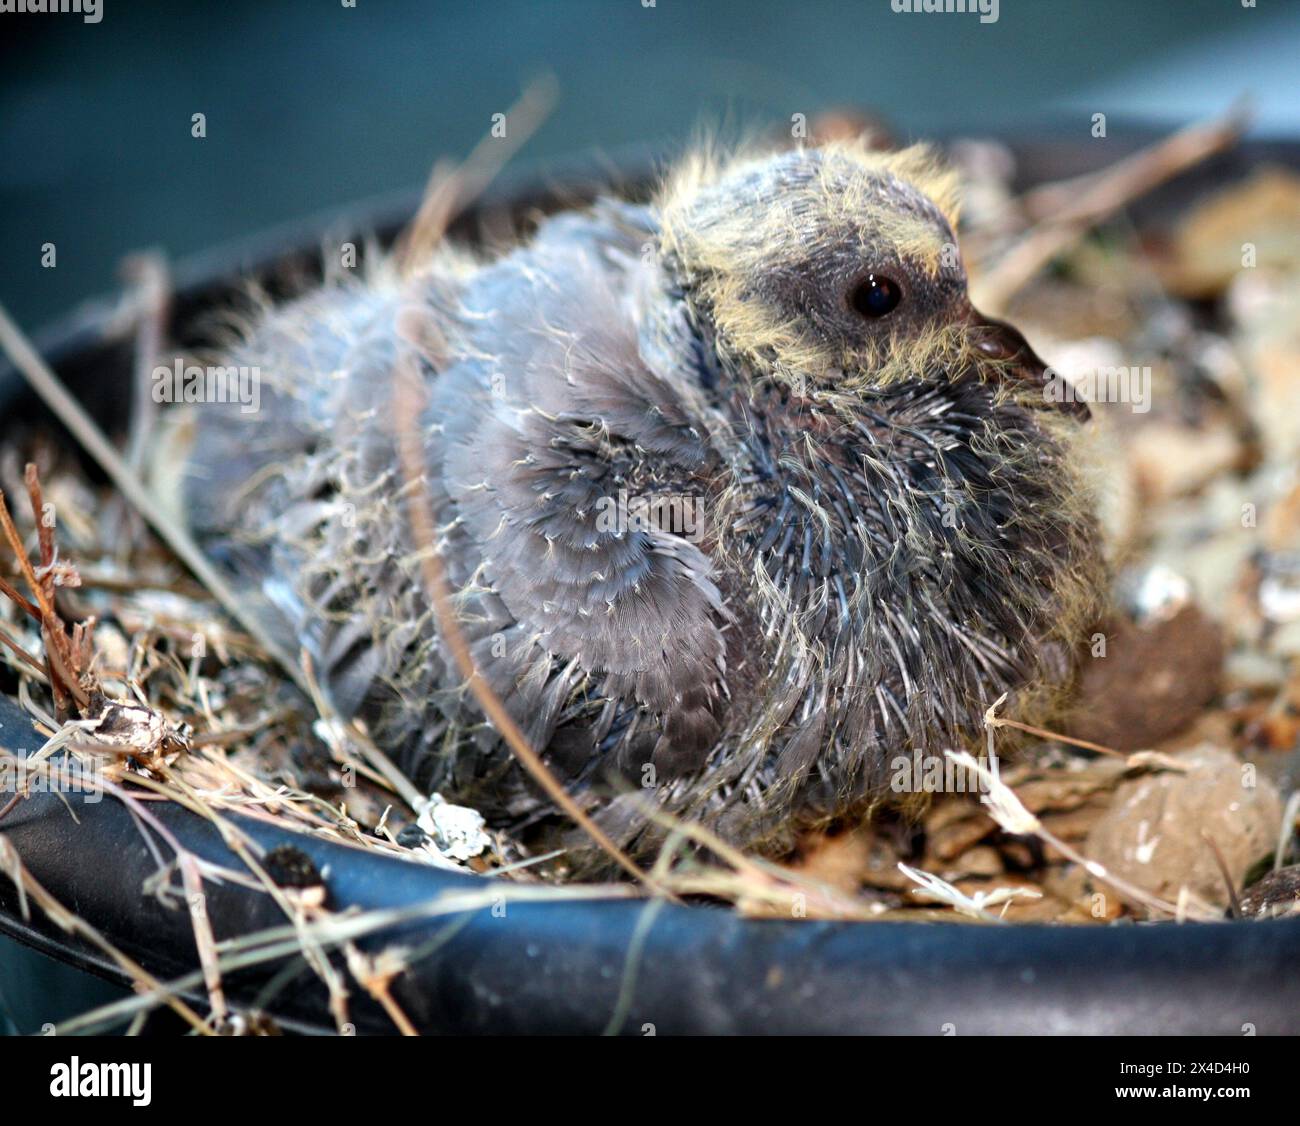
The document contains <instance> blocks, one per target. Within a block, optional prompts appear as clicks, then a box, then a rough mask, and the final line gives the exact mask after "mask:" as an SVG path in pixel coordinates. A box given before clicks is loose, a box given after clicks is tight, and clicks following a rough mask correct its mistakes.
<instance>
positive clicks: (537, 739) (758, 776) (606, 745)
mask: <svg viewBox="0 0 1300 1126" xmlns="http://www.w3.org/2000/svg"><path fill="white" fill-rule="evenodd" d="M954 212H955V188H954V183H953V179H952V177H951V176H950V175H949V174H947V173H946V172H944V171H943V170H942V169H940V168H938V167H937V166H936V165H935V163H934V162H933V161H932V159H931V158H930V157H929V156H928V155H927V154H926V153H925V152H924V151H922V150H918V149H910V150H905V151H903V152H900V153H893V154H880V153H876V152H870V151H867V150H866V149H864V148H863V147H861V146H856V145H852V144H841V145H837V146H834V147H827V148H822V149H818V150H804V151H794V152H785V153H780V154H776V155H767V156H743V157H733V158H731V159H728V160H717V159H713V158H711V157H709V156H706V155H701V156H698V157H695V158H692V159H690V160H687V161H685V162H683V163H682V165H680V166H679V167H678V169H677V170H676V171H675V172H674V173H673V174H672V175H671V176H670V177H669V178H668V179H667V181H666V184H665V187H664V188H663V190H662V191H661V192H660V194H659V195H658V197H657V198H656V200H655V202H654V203H653V204H651V205H648V206H644V207H642V206H633V205H629V204H625V203H620V202H616V201H613V200H603V201H601V202H598V203H597V204H596V205H595V206H594V207H592V208H591V209H589V210H586V211H582V212H569V213H564V214H560V215H558V216H555V217H552V218H549V219H546V220H545V221H543V222H542V223H541V225H540V227H539V229H538V230H537V232H536V233H535V234H534V235H533V237H532V238H531V239H530V240H529V241H528V242H527V243H525V244H524V245H520V246H517V247H515V248H513V249H511V250H509V251H508V252H506V253H504V254H502V255H500V256H499V257H497V258H496V259H495V260H490V261H479V260H474V259H471V258H469V257H468V256H467V255H466V254H464V253H463V252H457V251H455V250H452V249H446V250H443V251H440V252H438V253H437V254H436V255H435V256H434V258H433V260H432V261H430V262H428V263H427V265H426V266H425V268H423V269H421V270H420V271H418V272H417V273H416V274H415V275H414V276H410V277H407V278H398V277H397V276H396V275H395V274H393V273H392V272H381V274H380V275H379V276H374V277H371V278H370V279H368V280H367V281H365V282H341V283H335V284H330V285H327V286H326V287H325V288H322V289H320V290H317V291H315V292H314V293H312V294H310V295H308V296H306V297H304V298H302V299H300V300H297V301H295V302H293V303H291V304H288V305H285V306H282V307H279V308H274V309H268V310H266V311H265V313H264V315H262V316H261V317H260V318H259V319H258V320H257V321H256V323H254V324H253V325H251V326H250V328H249V331H248V332H247V334H246V339H245V340H244V341H243V342H242V343H240V344H238V345H237V346H235V347H234V348H232V349H231V350H230V352H229V353H228V354H227V356H226V358H225V362H227V363H233V364H248V365H254V366H256V367H257V368H259V369H260V372H261V376H262V381H263V382H262V407H261V410H260V411H259V412H257V413H256V414H245V413H243V412H241V411H239V410H238V409H237V408H229V409H223V408H220V407H217V406H215V405H211V406H204V407H202V408H201V409H199V410H198V411H196V412H195V421H196V424H197V432H196V438H195V442H194V446H193V449H192V454H191V457H190V461H189V464H188V466H187V485H186V492H187V498H188V508H189V516H190V518H191V520H192V523H193V526H194V529H195V530H196V532H197V533H198V534H199V536H200V537H201V539H202V540H203V542H205V543H206V544H207V546H208V548H209V550H210V551H211V552H212V554H213V556H214V557H215V558H217V559H218V560H220V561H222V562H223V563H224V564H225V565H226V566H227V567H228V568H229V570H230V572H231V573H232V575H234V576H235V578H236V580H237V581H238V582H239V583H240V584H241V585H242V587H243V588H244V590H245V591H246V592H247V595H248V597H249V598H250V599H256V600H258V603H259V605H260V606H261V607H262V612H263V613H264V614H265V615H266V617H267V620H268V622H269V623H271V624H273V626H274V628H276V629H277V630H278V631H279V632H280V633H281V634H282V636H284V637H285V639H286V640H287V641H289V643H290V644H291V645H292V646H294V647H295V648H296V647H297V646H298V645H299V644H305V645H307V646H308V647H309V649H310V650H311V652H312V653H313V655H314V658H315V662H316V667H317V670H318V672H319V675H320V677H321V679H322V682H323V683H324V685H325V686H326V687H327V689H328V691H329V693H330V695H331V697H332V700H333V703H334V705H335V706H336V707H337V708H338V709H339V710H340V711H341V712H342V713H344V714H347V715H353V714H356V715H360V716H361V717H363V718H364V720H365V721H366V723H367V724H368V725H369V726H370V729H371V731H372V733H373V735H374V737H375V738H376V740H377V741H378V742H379V743H380V745H382V746H384V747H386V748H387V749H389V750H390V751H391V752H392V753H393V754H394V756H395V758H396V759H397V761H398V762H399V764H400V765H401V767H402V769H403V770H405V771H406V772H407V773H409V774H410V776H411V777H412V778H413V779H415V780H416V782H417V783H418V784H419V785H420V786H422V787H424V788H425V789H427V790H438V791H441V792H442V793H443V794H444V795H447V796H448V797H450V798H452V799H453V800H456V801H459V802H463V803H466V804H469V805H473V806H476V807H478V808H479V809H481V810H482V811H483V812H484V813H485V814H486V815H487V816H488V817H489V819H491V820H492V821H494V822H495V823H497V824H499V825H502V826H504V827H509V828H513V829H514V830H515V831H516V832H521V833H522V832H526V831H528V829H529V827H530V826H531V827H532V828H533V829H534V830H540V829H542V828H543V827H545V826H547V825H548V824H553V823H554V818H553V814H554V812H555V811H554V810H553V808H552V807H551V805H550V803H549V802H548V800H547V799H546V798H545V797H544V795H542V794H541V792H540V791H539V790H538V789H537V788H536V787H535V786H534V784H533V783H532V782H531V781H530V779H529V778H528V777H527V775H526V774H525V773H524V772H523V771H522V770H521V768H520V767H519V766H518V765H517V764H516V763H515V761H514V760H513V758H512V755H511V753H510V751H509V749H508V748H507V747H506V746H505V744H504V743H503V742H502V741H501V739H500V738H499V737H498V736H497V735H496V733H495V732H494V731H493V730H492V729H491V728H490V727H489V726H488V725H486V724H485V722H484V721H483V719H482V716H481V713H480V712H479V711H478V709H477V707H476V706H475V703H474V701H473V698H472V697H471V696H470V695H469V694H468V693H467V692H466V690H465V686H464V684H463V682H462V679H461V677H460V676H459V675H458V674H457V673H456V671H455V666H454V663H453V662H452V661H451V658H450V655H449V653H448V651H447V649H446V647H445V645H444V644H443V643H442V641H441V640H440V639H439V637H438V631H437V628H436V621H435V616H434V614H433V612H432V609H431V606H430V600H429V597H428V594H427V591H426V588H425V585H424V583H423V581H422V579H421V575H420V567H419V553H420V552H421V551H422V550H429V549H430V548H431V547H432V546H433V545H426V544H419V543H415V542H413V536H412V533H411V531H410V519H409V512H408V509H407V504H408V499H407V497H408V495H409V490H408V488H407V485H406V483H405V482H404V480H403V476H402V473H401V471H400V468H399V464H398V457H397V454H396V439H395V429H394V421H395V420H394V417H393V403H394V395H393V388H394V381H395V372H396V371H397V370H398V368H399V366H400V365H402V364H411V363H414V364H417V365H418V367H419V371H420V373H421V376H422V378H423V381H424V385H425V387H426V389H427V399H428V406H427V409H426V410H425V412H424V414H423V416H422V417H421V418H419V419H418V420H416V424H417V425H418V427H419V429H420V434H421V439H422V441H423V444H424V451H425V455H426V458H425V466H426V469H427V493H428V494H430V495H431V496H432V501H433V505H434V508H435V511H436V518H437V521H438V531H439V535H438V542H437V544H436V550H438V551H439V552H440V553H441V557H442V559H443V562H444V565H445V568H446V571H447V575H448V578H449V580H450V582H451V583H452V585H453V587H454V589H455V590H456V591H458V592H459V593H458V595H457V599H456V604H457V608H458V612H459V614H460V617H461V622H462V628H463V629H464V631H465V633H466V635H467V637H468V640H469V642H470V644H471V647H472V651H473V654H474V657H475V660H476V663H477V666H478V668H479V669H480V670H481V673H482V675H483V676H484V677H485V678H486V679H487V681H488V682H489V683H490V685H491V686H492V688H493V689H494V690H495V692H496V693H497V694H498V695H499V696H500V698H501V699H502V700H503V701H504V703H505V706H506V707H507V709H508V710H509V712H510V713H511V714H512V716H514V717H515V719H516V720H517V721H518V722H519V723H520V724H521V725H522V727H523V728H524V730H525V731H526V732H527V734H528V737H529V739H530V740H531V741H532V744H533V745H534V746H535V747H537V748H539V749H541V750H543V751H544V754H545V758H546V760H547V762H548V763H549V765H550V767H551V769H552V770H553V771H554V772H555V773H556V774H557V775H558V776H559V777H560V778H561V779H562V780H563V781H564V783H565V784H566V786H567V787H568V788H569V789H570V791H571V792H572V793H574V794H575V796H576V797H577V798H578V799H579V800H580V801H581V802H582V803H583V804H584V805H585V806H586V807H587V808H588V809H589V810H590V811H591V812H592V813H593V814H594V815H595V816H597V818H598V819H599V820H600V822H601V823H602V824H603V826H604V827H605V828H606V829H607V831H608V832H609V833H610V834H611V835H612V836H613V837H614V838H615V839H616V840H618V841H619V842H620V843H621V844H623V845H625V846H626V847H628V848H629V849H631V850H632V851H633V852H636V853H645V852H648V851H650V850H652V849H653V848H654V846H655V844H656V842H657V841H658V840H660V839H661V837H662V830H660V829H659V828H658V826H656V825H654V824H653V823H652V822H651V821H650V820H649V817H648V812H647V811H648V808H649V807H651V806H658V807H659V808H661V809H663V810H666V811H667V812H669V813H672V814H676V815H678V816H683V817H687V818H694V819H699V820H702V821H704V822H705V823H707V824H709V825H710V826H711V827H712V828H713V829H714V830H715V831H717V832H719V833H721V834H722V835H723V836H724V837H726V838H728V839H730V840H731V841H733V842H735V843H738V844H740V845H743V846H750V847H755V848H759V849H763V850H766V851H769V852H780V851H781V850H783V849H785V848H788V847H789V845H790V843H791V842H792V840H793V839H794V835H795V834H796V832H797V831H798V830H799V829H800V828H801V827H805V826H813V825H825V824H827V823H830V822H834V821H842V820H845V819H848V818H859V817H863V816H866V815H868V814H869V813H870V812H871V810H872V809H873V808H874V807H875V806H876V805H877V804H879V803H880V802H881V801H882V800H888V801H891V802H896V803H902V804H905V805H906V804H911V803H914V802H916V801H918V800H920V799H919V798H918V795H917V792H916V791H917V789H918V788H919V787H917V786H916V785H913V784H909V783H908V781H907V778H906V775H905V774H900V772H899V771H900V767H901V766H902V764H904V763H915V762H917V761H920V759H924V758H925V757H927V756H935V755H942V753H943V750H944V749H945V748H949V747H957V746H962V745H965V744H967V743H969V742H970V741H971V739H972V736H975V735H977V734H978V731H979V725H980V718H981V716H982V713H983V712H984V710H985V709H986V708H987V707H988V706H989V704H990V703H992V702H993V701H994V700H995V699H996V698H997V697H998V696H1000V695H1001V694H1002V693H1003V692H1011V693H1012V694H1013V696H1012V706H1018V707H1019V709H1020V711H1021V712H1022V713H1023V712H1024V711H1026V710H1027V709H1029V710H1037V709H1039V708H1040V706H1041V705H1042V702H1043V701H1044V700H1047V699H1050V697H1051V696H1052V694H1053V691H1054V690H1055V688H1057V687H1059V686H1060V685H1061V684H1063V683H1064V682H1065V681H1066V679H1067V677H1068V673H1069V656H1068V654H1069V652H1070V649H1071V647H1072V646H1073V645H1074V643H1075V642H1076V640H1077V636H1078V634H1079V633H1080V631H1081V629H1082V627H1083V626H1084V625H1086V624H1087V619H1088V617H1089V615H1090V613H1091V611H1092V607H1093V605H1094V602H1095V597H1096V594H1097V592H1098V591H1099V590H1100V589H1101V587H1102V582H1101V564H1100V561H1099V556H1098V552H1097V548H1096V542H1097V537H1096V535H1095V530H1094V525H1093V521H1092V517H1091V515H1090V506H1089V502H1088V499H1087V492H1086V489H1085V488H1084V487H1083V485H1082V484H1081V482H1080V479H1079V474H1078V472H1077V470H1076V462H1077V460H1078V459H1077V456H1076V455H1075V454H1074V453H1073V452H1072V449H1073V445H1074V438H1075V433H1076V431H1077V430H1078V428H1079V420H1078V419H1077V418H1076V417H1074V416H1073V415H1072V413H1071V412H1069V411H1068V410H1062V409H1061V407H1060V406H1059V405H1057V404H1055V403H1053V402H1052V401H1051V397H1050V396H1048V395H1046V394H1045V389H1044V373H1043V368H1042V365H1041V363H1039V362H1038V361H1037V359H1036V357H1034V356H1033V353H1032V352H1031V351H1030V350H1029V348H1028V346H1027V345H1026V344H1025V343H1024V340H1023V338H1021V337H1020V336H1019V334H1017V333H1016V332H1015V331H1014V330H1013V329H1010V328H1009V327H1008V326H1006V325H1002V324H998V323H995V322H987V321H985V320H984V319H983V318H981V317H980V316H979V315H978V314H977V313H976V312H975V311H974V310H973V309H972V308H971V306H970V303H969V300H968V298H967V292H966V277H965V273H964V270H963V267H962V264H961V259H960V256H959V254H958V252H957V249H956V237H955V235H954V225H955V218H954ZM408 421H409V420H408ZM915 756H920V759H918V758H917V757H915ZM900 779H901V781H900ZM571 843H574V845H575V852H574V854H573V855H574V862H575V865H576V866H578V867H581V866H583V864H584V863H585V862H586V859H588V858H589V854H587V853H584V852H583V851H582V849H581V846H580V842H574V841H572V840H571Z"/></svg>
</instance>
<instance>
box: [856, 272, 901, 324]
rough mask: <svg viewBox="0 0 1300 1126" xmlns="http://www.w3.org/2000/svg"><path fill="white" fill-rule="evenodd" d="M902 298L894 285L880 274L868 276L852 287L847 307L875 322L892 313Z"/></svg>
mask: <svg viewBox="0 0 1300 1126" xmlns="http://www.w3.org/2000/svg"><path fill="white" fill-rule="evenodd" d="M902 296H903V292H902V290H900V289H899V288H898V286H897V284H896V283H894V282H892V281H890V280H889V279H888V278H886V277H881V275H880V274H868V275H867V276H866V277H865V278H863V279H862V281H860V282H858V284H857V285H855V286H854V287H853V291H852V292H851V293H850V294H849V305H850V306H852V308H853V309H854V310H855V311H857V312H858V313H860V314H862V316H864V317H870V318H871V319H872V320H875V319H876V318H877V317H883V316H884V315H885V314H886V313H891V312H893V311H894V309H895V307H897V305H898V302H899V301H900V300H901V299H902Z"/></svg>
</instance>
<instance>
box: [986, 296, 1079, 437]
mask: <svg viewBox="0 0 1300 1126" xmlns="http://www.w3.org/2000/svg"><path fill="white" fill-rule="evenodd" d="M966 323H967V326H968V332H969V333H970V336H971V340H972V341H973V342H974V344H975V347H976V348H978V349H979V350H980V351H981V352H983V353H984V354H985V355H986V356H988V357H989V359H991V360H996V361H998V362H999V363H1002V364H1006V365H1008V369H1007V372H1006V378H1009V379H1019V380H1021V381H1023V382H1025V383H1028V384H1030V385H1032V386H1035V387H1040V388H1042V389H1043V393H1044V399H1045V400H1047V399H1048V396H1047V383H1048V374H1047V365H1046V364H1045V363H1043V361H1042V360H1041V359H1039V358H1038V353H1036V352H1035V351H1034V350H1033V348H1031V347H1030V346H1029V341H1027V340H1026V339H1025V338H1024V336H1023V334H1022V333H1021V332H1020V330H1019V329H1018V328H1016V327H1015V326H1014V325H1009V324H1007V322H1006V321H999V320H996V319H995V318H993V317H986V316H984V314H983V313H981V312H980V311H979V310H978V309H975V308H974V307H972V308H971V310H970V313H969V315H968V316H967V322H966ZM1050 401H1052V402H1053V403H1054V405H1056V406H1058V407H1059V408H1060V409H1061V410H1064V411H1066V412H1068V413H1069V414H1072V415H1074V416H1075V417H1076V418H1078V419H1080V420H1081V421H1083V420H1086V419H1088V418H1090V417H1091V412H1090V411H1089V410H1088V404H1087V403H1085V402H1083V401H1082V400H1076V399H1074V398H1073V397H1072V396H1069V397H1064V398H1060V399H1051V400H1050Z"/></svg>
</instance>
